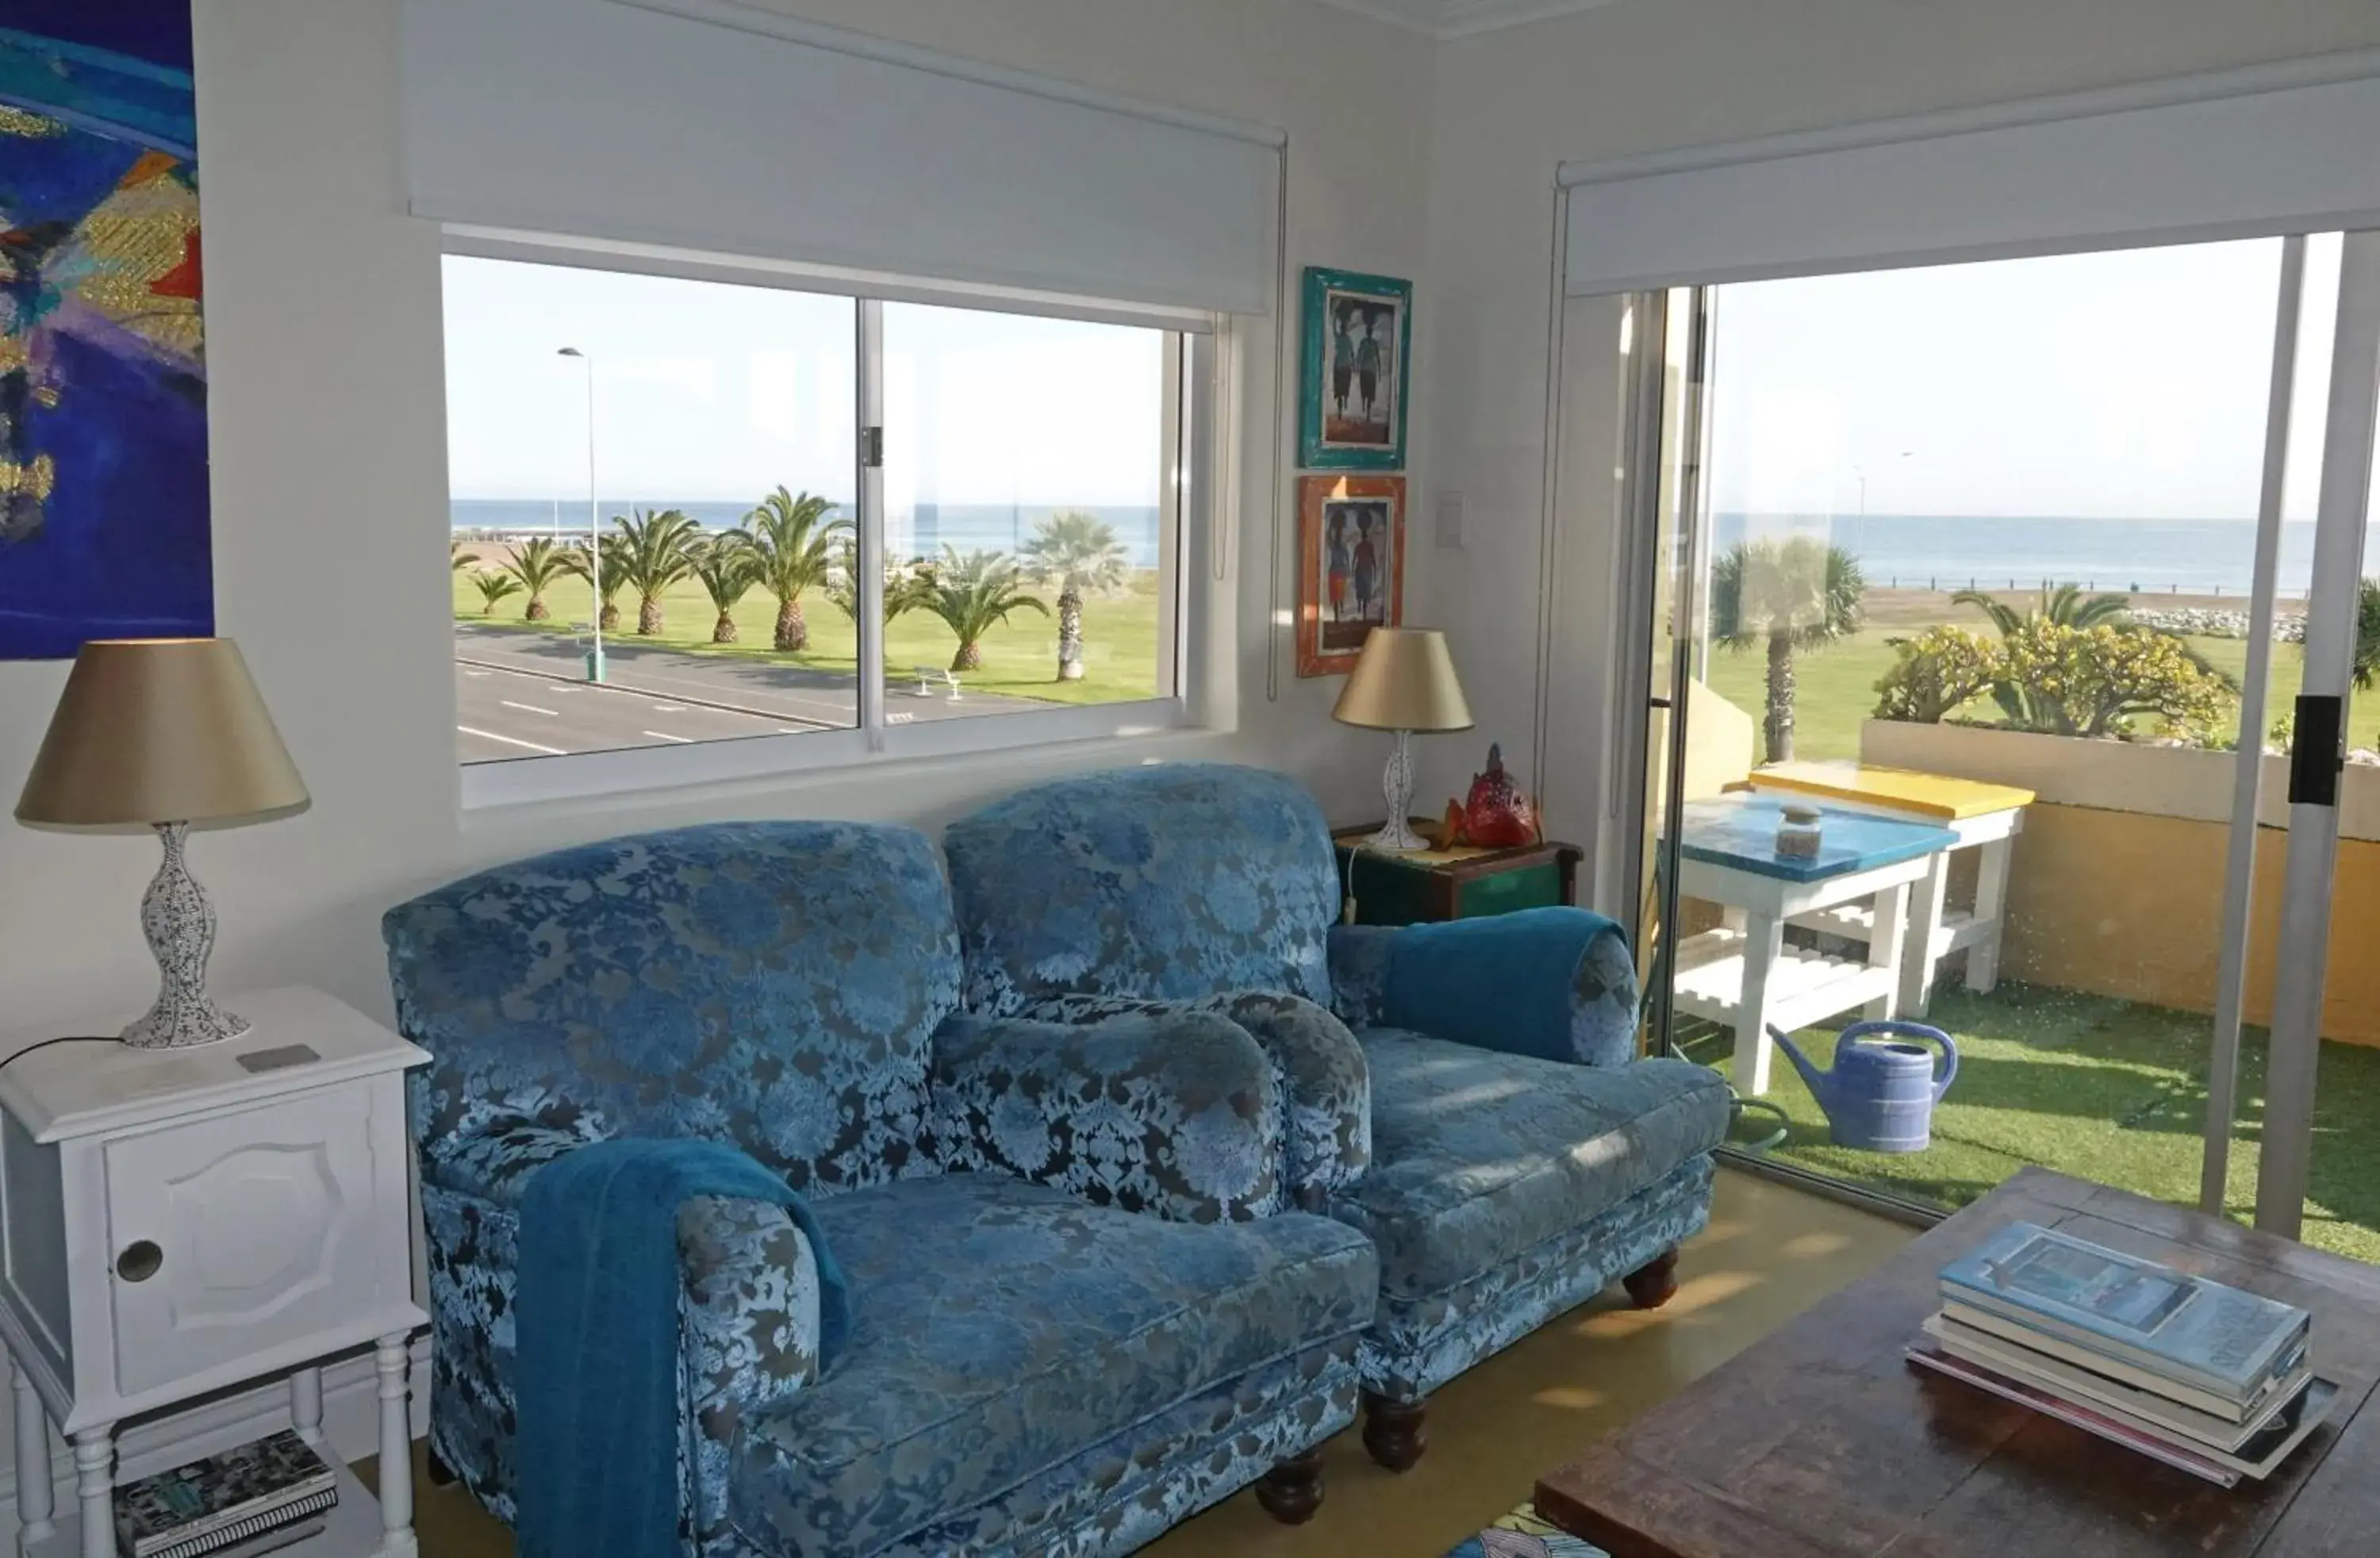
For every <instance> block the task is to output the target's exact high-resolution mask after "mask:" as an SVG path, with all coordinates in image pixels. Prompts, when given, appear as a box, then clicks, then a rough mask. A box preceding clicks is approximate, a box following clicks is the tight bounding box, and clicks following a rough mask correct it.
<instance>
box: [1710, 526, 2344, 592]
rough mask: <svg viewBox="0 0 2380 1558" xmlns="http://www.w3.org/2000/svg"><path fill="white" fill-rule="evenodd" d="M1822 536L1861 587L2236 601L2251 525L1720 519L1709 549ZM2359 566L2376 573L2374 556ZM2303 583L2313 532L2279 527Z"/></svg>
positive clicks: (2245, 574) (2283, 579) (2291, 570)
mask: <svg viewBox="0 0 2380 1558" xmlns="http://www.w3.org/2000/svg"><path fill="white" fill-rule="evenodd" d="M1822 526H1823V527H1824V528H1825V529H1826V531H1827V533H1828V534H1829V536H1830V538H1831V540H1832V542H1833V544H1835V545H1837V546H1840V547H1842V548H1843V549H1845V550H1846V551H1848V552H1850V553H1851V554H1852V556H1854V557H1857V558H1858V559H1859V563H1860V571H1861V572H1862V573H1863V574H1864V575H1865V576H1866V578H1867V582H1868V584H1869V586H1870V587H1871V588H1876V587H1882V588H1886V589H1894V588H1898V589H1902V590H1964V589H1967V588H1969V587H1970V586H1971V585H1972V586H1974V587H1978V588H1990V589H1998V590H2006V589H2018V590H2028V589H2032V588H2034V587H2035V586H2038V585H2039V584H2041V583H2042V582H2043V581H2044V580H2049V581H2051V582H2055V583H2066V582H2072V583H2076V584H2080V585H2083V587H2084V588H2086V589H2093V590H2150V591H2155V592H2156V593H2160V594H2164V593H2180V594H2184V595H2213V594H2223V595H2245V594H2247V593H2248V590H2249V587H2250V585H2251V583H2252V582H2253V575H2254V570H2255V545H2256V526H2255V522H2254V521H2253V520H2252V519H2061V518H2054V517H2027V518H2015V519H2010V518H1990V519H1985V518H1960V517H1955V516H1944V515H1916V514H1868V515H1852V514H1843V515H1836V516H1834V517H1832V518H1831V519H1827V518H1805V517H1799V516H1794V517H1787V516H1776V515H1760V516H1749V515H1743V514H1718V515H1713V516H1712V517H1711V531H1712V540H1713V542H1714V543H1715V547H1716V548H1717V549H1718V550H1724V549H1726V548H1727V547H1729V546H1731V545H1733V544H1734V543H1735V542H1738V541H1740V540H1742V539H1743V537H1744V535H1745V534H1747V533H1752V534H1760V535H1801V534H1808V533H1815V532H1816V530H1817V529H1818V528H1819V527H1822ZM2367 556H2368V559H2369V562H2370V563H2371V564H2372V565H2374V566H2380V548H2374V549H2370V550H2369V551H2368V553H2367ZM2312 578H2313V521H2312V520H2310V519H2309V520H2290V521H2284V522H2283V524H2282V526H2281V554H2280V574H2279V590H2280V593H2282V594H2283V595H2303V594H2304V593H2305V591H2306V587H2307V584H2308V582H2309V581H2310V580H2311V579H2312Z"/></svg>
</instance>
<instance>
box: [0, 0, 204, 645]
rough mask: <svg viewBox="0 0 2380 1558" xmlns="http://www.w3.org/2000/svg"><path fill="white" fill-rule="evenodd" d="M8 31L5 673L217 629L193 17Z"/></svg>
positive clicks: (0, 282) (11, 15) (78, 6)
mask: <svg viewBox="0 0 2380 1558" xmlns="http://www.w3.org/2000/svg"><path fill="white" fill-rule="evenodd" d="M0 23H5V24H6V25H5V26H0V660H50V659H61V658H65V657H67V656H71V655H72V654H73V653H74V652H75V651H77V650H78V649H79V648H80V647H81V646H82V644H83V643H84V641H85V640H87V639H121V638H162V637H178V636H200V637H202V636H206V635H210V634H212V632H213V631H214V577H213V565H212V549H211V546H210V543H209V534H208V502H207V376H206V356H205V337H204V329H203V326H202V324H201V323H200V298H201V296H202V291H203V288H202V286H201V285H200V245H199V168H198V148H197V127H196V112H195V109H196V104H195V100H194V98H193V94H192V91H191V84H190V8H189V6H188V4H187V3H182V0H6V3H5V4H0Z"/></svg>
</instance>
